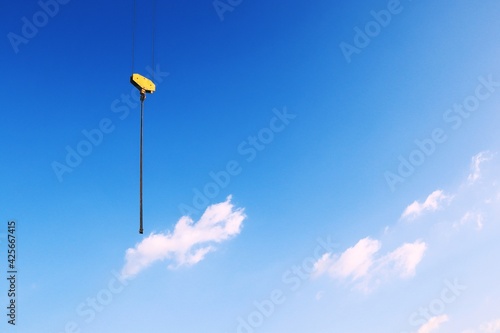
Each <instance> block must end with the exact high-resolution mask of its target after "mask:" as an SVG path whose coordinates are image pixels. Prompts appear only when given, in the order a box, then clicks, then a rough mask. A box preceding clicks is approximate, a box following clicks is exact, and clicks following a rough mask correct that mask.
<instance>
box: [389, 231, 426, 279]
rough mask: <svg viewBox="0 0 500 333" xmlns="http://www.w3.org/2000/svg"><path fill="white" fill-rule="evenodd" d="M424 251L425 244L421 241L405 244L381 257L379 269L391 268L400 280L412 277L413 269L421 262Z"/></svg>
mask: <svg viewBox="0 0 500 333" xmlns="http://www.w3.org/2000/svg"><path fill="white" fill-rule="evenodd" d="M426 250H427V244H425V243H424V242H423V241H420V240H418V241H415V242H414V243H405V244H403V245H402V246H400V247H398V248H397V249H396V250H394V251H392V252H391V253H389V254H387V255H386V256H385V257H383V258H382V264H381V267H382V268H383V269H384V270H389V267H392V268H391V270H392V272H394V273H395V274H396V275H398V276H399V277H401V278H408V277H412V276H414V275H415V269H416V267H417V265H418V264H419V263H420V261H422V257H423V256H424V253H425V251H426ZM385 267H387V268H385Z"/></svg>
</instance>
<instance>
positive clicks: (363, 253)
mask: <svg viewBox="0 0 500 333" xmlns="http://www.w3.org/2000/svg"><path fill="white" fill-rule="evenodd" d="M381 247H382V243H381V242H380V241H378V240H376V239H371V238H369V237H366V238H363V239H361V240H360V241H358V242H357V243H356V245H354V246H352V247H350V248H348V249H347V250H345V251H344V252H343V253H341V254H333V253H326V254H324V255H323V256H322V257H321V258H320V259H319V260H318V261H317V262H316V263H315V265H314V271H313V276H315V277H318V276H321V275H323V274H328V275H329V276H330V277H331V278H333V279H337V280H342V281H345V280H348V281H350V282H354V283H355V285H356V287H357V288H358V289H362V290H364V291H370V289H371V287H370V284H371V283H372V282H373V281H376V283H379V282H380V281H381V279H382V278H390V277H394V276H395V277H398V278H410V277H412V276H414V275H415V269H416V267H417V265H418V264H419V263H420V261H421V260H422V257H423V255H424V253H425V251H426V250H427V244H425V243H424V242H423V241H420V240H417V241H415V242H413V243H404V244H403V245H401V246H400V247H398V248H397V249H395V250H393V251H392V252H389V253H386V254H384V255H379V251H380V249H381Z"/></svg>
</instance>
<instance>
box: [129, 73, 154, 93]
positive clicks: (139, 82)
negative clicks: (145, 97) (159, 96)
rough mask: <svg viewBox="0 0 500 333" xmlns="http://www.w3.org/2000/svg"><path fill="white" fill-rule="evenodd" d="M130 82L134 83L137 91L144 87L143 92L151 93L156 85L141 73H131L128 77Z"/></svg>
mask: <svg viewBox="0 0 500 333" xmlns="http://www.w3.org/2000/svg"><path fill="white" fill-rule="evenodd" d="M130 83H132V84H133V85H134V87H136V88H137V89H139V91H142V90H143V89H144V91H145V92H147V93H148V94H152V93H153V92H155V90H156V86H155V84H154V83H153V81H151V80H150V79H148V78H147V77H144V76H142V75H141V74H135V73H134V74H132V76H131V77H130Z"/></svg>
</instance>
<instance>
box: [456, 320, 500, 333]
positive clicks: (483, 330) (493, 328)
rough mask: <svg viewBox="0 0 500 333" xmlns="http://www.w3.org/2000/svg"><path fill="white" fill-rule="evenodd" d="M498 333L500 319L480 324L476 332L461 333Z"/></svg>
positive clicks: (464, 332) (466, 331) (466, 332)
mask: <svg viewBox="0 0 500 333" xmlns="http://www.w3.org/2000/svg"><path fill="white" fill-rule="evenodd" d="M497 332H500V318H499V319H495V320H492V321H490V322H487V323H484V324H481V325H480V326H479V329H477V330H465V331H462V333H497Z"/></svg>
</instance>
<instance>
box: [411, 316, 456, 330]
mask: <svg viewBox="0 0 500 333" xmlns="http://www.w3.org/2000/svg"><path fill="white" fill-rule="evenodd" d="M448 320H449V318H448V316H447V315H445V314H444V315H441V316H436V317H432V318H430V319H429V320H428V321H427V322H426V323H425V324H423V325H422V326H421V327H420V328H419V329H418V331H417V333H431V332H434V331H435V330H437V329H438V328H439V327H440V326H441V325H442V324H443V323H446V322H447V321H448Z"/></svg>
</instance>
